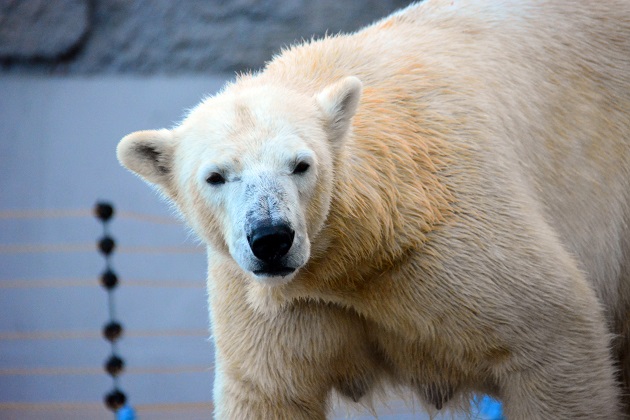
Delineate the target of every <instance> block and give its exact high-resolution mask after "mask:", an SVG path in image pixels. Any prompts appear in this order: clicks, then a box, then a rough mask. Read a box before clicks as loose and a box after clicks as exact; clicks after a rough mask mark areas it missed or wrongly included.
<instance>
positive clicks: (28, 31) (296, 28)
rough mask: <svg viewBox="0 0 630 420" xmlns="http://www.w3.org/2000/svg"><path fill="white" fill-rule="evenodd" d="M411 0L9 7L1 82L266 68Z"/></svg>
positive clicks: (0, 45) (66, 0) (15, 2)
mask: <svg viewBox="0 0 630 420" xmlns="http://www.w3.org/2000/svg"><path fill="white" fill-rule="evenodd" d="M409 3H411V0H319V1H309V0H265V1H255V0H185V1H173V0H91V1H90V0H54V1H51V0H0V73H5V74H7V73H31V74H114V73H128V74H158V73H160V74H175V73H177V74H182V73H223V72H232V71H235V70H245V69H255V68H258V67H260V66H261V65H262V64H263V63H264V62H265V61H266V60H268V59H269V58H271V56H272V55H273V53H275V52H278V51H279V50H280V48H281V47H283V46H286V45H290V44H292V43H294V42H296V41H300V40H301V39H309V38H311V37H312V36H321V35H323V34H324V33H326V32H328V33H337V32H348V31H353V30H355V29H358V28H360V27H361V26H363V25H365V24H368V23H370V22H373V21H374V20H376V19H378V18H380V17H383V16H385V15H387V14H388V13H390V12H391V11H393V10H395V9H397V8H400V7H404V6H406V5H407V4H409Z"/></svg>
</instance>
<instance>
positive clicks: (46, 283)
mask: <svg viewBox="0 0 630 420" xmlns="http://www.w3.org/2000/svg"><path fill="white" fill-rule="evenodd" d="M119 285H120V286H123V287H146V288H174V289H205V282H204V281H203V280H201V279H200V280H198V281H192V280H133V279H131V280H120V281H119ZM59 287H101V285H100V283H99V280H96V279H78V278H77V279H72V278H67V279H24V280H0V289H43V288H59Z"/></svg>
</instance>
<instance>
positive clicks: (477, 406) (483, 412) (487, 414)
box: [473, 395, 504, 420]
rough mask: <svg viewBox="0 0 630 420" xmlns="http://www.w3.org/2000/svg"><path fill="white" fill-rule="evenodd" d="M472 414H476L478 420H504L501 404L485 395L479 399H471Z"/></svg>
mask: <svg viewBox="0 0 630 420" xmlns="http://www.w3.org/2000/svg"><path fill="white" fill-rule="evenodd" d="M473 412H476V413H477V416H478V418H480V419H483V420H504V417H503V406H502V405H501V403H500V402H499V401H497V400H495V399H494V398H491V397H489V396H487V395H484V396H483V398H481V399H479V398H474V399H473Z"/></svg>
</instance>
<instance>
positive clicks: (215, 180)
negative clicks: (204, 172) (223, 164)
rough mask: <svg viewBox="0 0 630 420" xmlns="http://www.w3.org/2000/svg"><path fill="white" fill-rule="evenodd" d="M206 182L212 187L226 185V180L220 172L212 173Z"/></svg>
mask: <svg viewBox="0 0 630 420" xmlns="http://www.w3.org/2000/svg"><path fill="white" fill-rule="evenodd" d="M206 182H207V183H208V184H210V185H221V184H225V178H223V175H221V174H220V173H218V172H212V173H211V174H210V175H208V177H207V178H206Z"/></svg>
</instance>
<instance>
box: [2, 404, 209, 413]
mask: <svg viewBox="0 0 630 420" xmlns="http://www.w3.org/2000/svg"><path fill="white" fill-rule="evenodd" d="M133 409H134V410H135V411H136V412H138V413H143V412H160V411H180V410H204V411H205V410H213V409H214V404H213V403H212V402H210V401H208V402H184V403H160V404H137V405H135V404H134V405H133ZM0 410H7V411H16V410H20V411H22V410H33V411H40V410H41V411H61V410H64V411H66V410H71V411H72V410H75V411H76V410H98V411H103V410H105V405H104V404H103V403H102V402H42V403H31V402H0Z"/></svg>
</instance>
